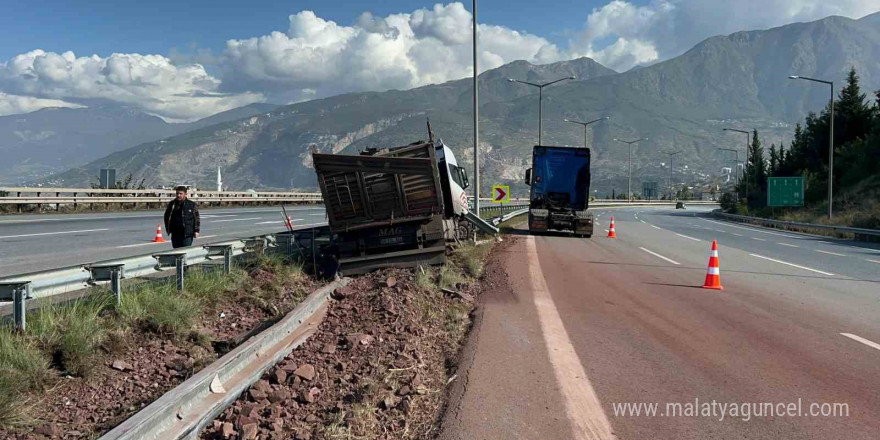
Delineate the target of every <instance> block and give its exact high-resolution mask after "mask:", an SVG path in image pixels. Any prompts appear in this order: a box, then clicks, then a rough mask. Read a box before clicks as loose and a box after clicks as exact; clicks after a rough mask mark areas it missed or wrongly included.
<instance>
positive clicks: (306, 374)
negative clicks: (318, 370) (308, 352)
mask: <svg viewBox="0 0 880 440" xmlns="http://www.w3.org/2000/svg"><path fill="white" fill-rule="evenodd" d="M293 374H295V375H296V376H297V377H301V378H302V379H304V380H312V379H314V378H315V366H314V365H311V364H304V365H303V366H301V367H299V368H297V369H296V370H295V371H294V372H293Z"/></svg>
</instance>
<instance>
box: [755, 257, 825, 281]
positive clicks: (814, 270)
mask: <svg viewBox="0 0 880 440" xmlns="http://www.w3.org/2000/svg"><path fill="white" fill-rule="evenodd" d="M749 255H751V256H753V257H757V258H763V259H765V260H770V261H772V262H774V263H779V264H785V265H788V266H791V267H796V268H798V269H803V270H809V271H810V272H816V273H821V274H822V275H828V276H830V277H833V276H834V274H833V273H828V272H822V271H821V270H816V269H810V268H809V267H804V266H800V265H797V264H794V263H789V262H787V261H782V260H777V259H774V258H770V257H765V256H763V255H758V254H749Z"/></svg>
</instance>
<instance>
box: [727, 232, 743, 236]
mask: <svg viewBox="0 0 880 440" xmlns="http://www.w3.org/2000/svg"><path fill="white" fill-rule="evenodd" d="M730 234H733V235H736V236H737V237H745V235H742V234H737V233H736V232H730Z"/></svg>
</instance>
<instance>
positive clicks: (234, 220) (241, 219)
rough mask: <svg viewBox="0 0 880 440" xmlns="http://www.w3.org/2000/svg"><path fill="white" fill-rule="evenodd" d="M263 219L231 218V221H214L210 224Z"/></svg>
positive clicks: (259, 218) (260, 218)
mask: <svg viewBox="0 0 880 440" xmlns="http://www.w3.org/2000/svg"><path fill="white" fill-rule="evenodd" d="M262 219H263V217H251V218H231V219H229V220H214V221H210V222H208V223H225V222H243V221H247V220H262Z"/></svg>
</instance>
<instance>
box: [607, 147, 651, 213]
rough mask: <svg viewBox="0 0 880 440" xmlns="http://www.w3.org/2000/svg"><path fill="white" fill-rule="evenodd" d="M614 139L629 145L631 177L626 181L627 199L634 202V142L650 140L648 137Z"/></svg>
mask: <svg viewBox="0 0 880 440" xmlns="http://www.w3.org/2000/svg"><path fill="white" fill-rule="evenodd" d="M614 140H615V141H617V142H623V143H624V144H627V145H629V179H628V180H627V183H626V191H627V195H626V199H627V201H629V202H632V180H633V144H634V143H636V142H640V141H646V140H648V138H639V139H636V140H634V141H623V140H620V139H617V138H615V139H614Z"/></svg>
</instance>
